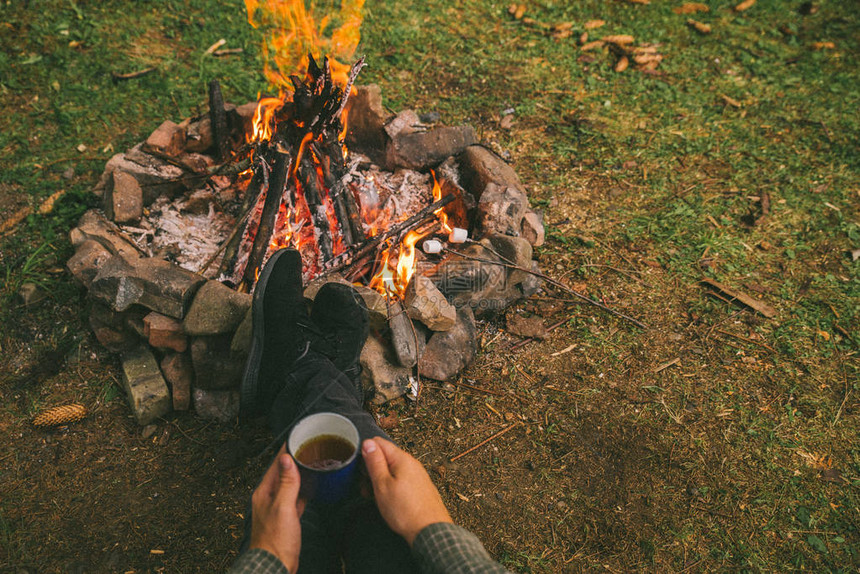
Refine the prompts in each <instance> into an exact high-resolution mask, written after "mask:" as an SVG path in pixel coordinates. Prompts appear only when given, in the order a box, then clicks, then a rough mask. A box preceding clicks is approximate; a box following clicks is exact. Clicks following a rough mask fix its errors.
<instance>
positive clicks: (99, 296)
mask: <svg viewBox="0 0 860 574" xmlns="http://www.w3.org/2000/svg"><path fill="white" fill-rule="evenodd" d="M255 106H256V104H254V103H251V104H247V105H245V106H241V107H240V108H235V107H233V106H228V107H227V111H228V117H230V118H233V119H232V120H231V125H232V126H233V128H234V130H235V133H236V134H244V133H245V131H247V130H249V129H250V122H251V117H252V116H253V111H254V109H255ZM426 122H427V119H426V118H425V117H423V116H422V117H420V116H418V115H417V114H415V113H414V112H412V111H411V110H407V111H405V112H401V113H400V114H398V115H396V116H394V117H389V116H387V115H386V114H385V113H384V111H383V108H382V105H381V96H380V94H379V89H378V88H377V87H376V86H364V87H361V88H358V89H357V92H356V94H355V96H354V97H353V98H352V99H351V100H350V111H349V126H350V128H349V133H348V139H347V142H348V144H349V146H350V148H351V149H354V150H356V151H359V152H362V153H364V154H365V155H367V156H368V157H370V158H372V159H373V161H376V162H378V163H379V164H380V165H383V166H385V167H386V168H388V169H390V170H395V169H398V168H408V169H416V170H427V169H431V168H433V169H435V170H436V173H437V176H438V177H439V178H440V179H443V180H446V181H447V184H449V185H456V186H458V187H459V186H462V187H461V188H460V192H461V193H462V195H463V197H464V199H465V205H466V207H467V208H468V211H469V213H468V219H469V221H470V222H471V225H470V235H471V237H472V240H471V241H469V242H467V243H466V244H457V245H453V246H452V247H454V248H457V249H456V251H457V252H459V253H460V254H461V255H458V254H440V255H424V254H422V253H419V257H418V260H419V263H418V269H417V271H416V273H415V275H414V276H413V278H412V281H411V283H410V285H409V286H408V289H407V291H406V293H405V296H404V299H403V301H400V302H391V301H386V299H385V298H384V297H383V296H382V295H380V294H379V293H377V292H376V291H373V290H370V289H367V288H361V287H360V288H358V291H359V293H360V294H361V296H362V297H363V299H364V301H365V303H366V304H367V307H368V309H369V311H370V322H371V328H372V336H371V337H369V339H368V341H367V344H366V345H365V347H364V349H363V351H362V355H361V364H362V366H363V367H364V368H363V379H364V383H365V384H366V385H367V386H368V387H372V388H373V389H374V390H375V396H374V400H375V401H376V402H385V401H388V400H391V399H394V398H396V397H399V396H401V395H403V394H404V393H406V392H408V391H409V390H410V388H411V387H412V385H413V383H414V381H415V378H414V374H416V373H418V374H419V375H420V376H421V377H427V378H432V379H436V380H440V381H445V380H448V379H451V378H453V377H455V376H457V374H458V373H459V372H460V371H462V370H463V369H464V368H466V367H467V366H468V365H469V364H470V363H471V362H472V361H473V360H474V358H475V355H476V353H477V350H478V343H477V327H476V317H477V318H479V319H480V318H485V317H490V316H492V315H494V314H495V313H498V312H499V311H501V310H503V309H504V308H506V307H508V306H509V305H511V304H512V303H513V302H515V301H517V300H518V299H521V298H523V297H528V296H529V295H531V294H533V293H534V292H535V291H536V290H537V289H538V288H539V286H540V283H539V281H538V280H536V279H535V277H534V276H532V275H530V274H529V273H526V272H524V271H523V269H532V270H535V271H536V270H537V262H536V261H534V260H533V247H536V246H540V245H541V244H542V243H543V241H544V228H543V224H542V221H541V219H542V217H541V214H540V213H539V212H536V211H533V210H532V209H531V208H530V207H529V203H528V197H527V194H526V190H525V187H524V186H523V184H522V182H521V181H520V179H519V177H518V176H517V174H516V173H515V172H514V170H513V169H512V168H511V167H510V166H509V165H508V164H507V163H505V162H504V161H503V160H502V159H501V158H500V157H499V156H498V155H496V154H495V153H493V152H492V151H490V150H489V149H487V148H485V147H483V146H480V145H476V143H475V142H476V136H475V131H474V130H473V129H472V128H471V127H469V126H459V127H453V128H452V127H446V126H433V125H431V124H428V123H426ZM238 139H241V138H238ZM211 153H213V143H212V130H211V127H210V125H209V118H208V116H201V117H199V118H193V119H191V120H186V121H185V122H183V123H181V124H175V123H173V122H169V121H168V122H164V123H163V124H162V125H161V126H159V128H158V129H157V130H156V131H155V132H153V134H152V135H151V136H150V137H149V138H147V140H146V142H144V143H142V144H140V145H138V146H135V147H134V148H132V149H131V150H129V151H127V152H125V153H122V154H117V155H116V156H114V157H113V158H111V160H110V161H109V162H108V164H107V166H106V169H105V173H104V175H103V176H102V181H101V183H100V186H99V188H98V189H99V190H100V191H101V193H102V199H103V210H102V211H99V210H91V211H89V212H87V213H86V214H85V215H84V216H83V217H82V218H81V221H80V222H79V223H78V226H77V227H76V228H75V229H74V230H72V232H71V240H72V243H73V245H74V246H75V248H76V252H75V254H74V255H73V256H72V258H71V259H70V260H69V261H68V264H67V265H68V268H69V270H70V271H71V273H72V274H73V275H74V277H75V278H76V279H77V280H78V281H79V282H80V283H81V284H82V285H83V286H84V287H85V288H86V289H87V290H88V296H89V300H90V325H91V326H92V328H93V331H94V333H95V335H96V337H97V338H98V340H99V342H100V343H101V344H102V345H104V346H105V347H107V348H108V349H109V350H111V351H115V352H118V353H120V354H121V357H122V370H123V385H124V387H125V389H126V392H127V394H128V401H129V404H130V405H131V408H132V411H133V413H134V415H135V417H136V419H137V421H138V422H139V423H140V424H141V425H146V424H149V423H150V422H152V421H153V420H155V419H156V418H158V417H163V416H165V415H166V414H168V413H169V412H170V411H171V410H177V411H184V410H188V409H189V408H191V406H192V405H193V407H194V410H195V411H196V412H197V414H198V415H200V416H202V417H205V418H214V419H218V420H221V421H230V420H232V419H234V418H235V416H236V414H237V412H238V391H237V389H238V387H239V385H240V382H241V381H240V379H241V376H242V370H243V365H244V362H245V359H246V357H247V354H248V350H249V346H250V340H251V313H250V307H251V296H250V295H248V294H243V293H237V292H235V291H233V290H232V289H230V288H229V287H227V286H225V285H224V284H222V283H220V282H218V281H214V280H208V279H206V278H204V277H203V276H202V275H199V274H197V273H193V272H191V271H188V270H186V269H183V268H181V267H179V266H178V265H175V264H173V263H171V262H168V261H164V260H162V259H159V258H152V257H147V256H145V255H144V254H143V253H142V252H141V251H140V250H139V249H138V247H137V246H136V245H135V244H134V243H133V242H132V241H131V240H130V239H129V238H128V237H127V236H126V235H125V234H124V233H123V232H122V230H121V229H120V228H119V227H118V226H117V224H135V223H137V222H138V221H139V220H140V218H141V216H142V213H143V210H144V209H145V208H146V207H147V206H148V205H150V204H151V203H153V202H154V201H155V200H156V199H158V198H159V197H160V196H167V197H170V198H172V197H175V196H177V195H178V194H180V193H185V192H188V191H190V189H191V188H192V187H193V186H194V183H195V182H194V180H193V179H191V180H189V179H188V178H187V176H188V175H189V173H188V172H189V171H192V172H193V171H198V172H200V173H203V172H205V168H206V167H208V166H211V165H214V163H215V162H214V159H212V157H211V156H210V155H207V154H211ZM178 166H183V167H178ZM327 281H341V282H345V280H344V279H343V278H341V277H338V276H336V275H330V276H327V277H325V278H324V279H322V280H319V281H315V282H312V283H311V284H310V285H308V287H307V289H306V291H305V297H306V299H307V300H308V301H313V299H314V297H315V295H316V293H317V291H318V290H319V288H320V286H321V285H322V284H324V283H325V282H327Z"/></svg>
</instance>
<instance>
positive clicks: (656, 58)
mask: <svg viewBox="0 0 860 574" xmlns="http://www.w3.org/2000/svg"><path fill="white" fill-rule="evenodd" d="M633 61H634V62H636V63H637V64H639V65H640V66H644V65H645V64H649V63H651V62H662V61H663V56H661V55H660V54H636V55H634V56H633Z"/></svg>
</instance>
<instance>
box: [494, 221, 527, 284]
mask: <svg viewBox="0 0 860 574" xmlns="http://www.w3.org/2000/svg"><path fill="white" fill-rule="evenodd" d="M481 244H482V245H484V246H486V247H490V248H491V249H492V250H493V251H495V252H496V253H497V254H499V255H500V256H501V260H502V261H503V262H505V263H512V264H514V265H518V266H519V267H522V268H524V269H531V265H532V255H533V254H534V250H533V249H532V245H531V243H529V242H528V241H526V240H525V239H523V238H522V237H511V236H509V235H500V234H497V233H494V234H492V235H488V236H487V237H485V238H484V239H482V240H481ZM507 274H508V276H507V287H508V288H511V287H513V286H515V285H519V284H520V283H522V282H523V281H525V279H526V277H527V276H528V273H526V272H525V271H520V270H518V269H510V268H508V269H507Z"/></svg>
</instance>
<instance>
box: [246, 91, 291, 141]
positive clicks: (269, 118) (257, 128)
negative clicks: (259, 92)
mask: <svg viewBox="0 0 860 574" xmlns="http://www.w3.org/2000/svg"><path fill="white" fill-rule="evenodd" d="M283 105H284V99H283V98H262V99H261V100H260V103H259V104H258V105H257V110H256V111H255V112H254V133H253V134H252V135H251V139H250V141H252V142H258V141H269V140H271V139H272V129H273V127H274V121H273V120H274V117H275V114H276V113H277V111H278V110H280V109H281V106H283Z"/></svg>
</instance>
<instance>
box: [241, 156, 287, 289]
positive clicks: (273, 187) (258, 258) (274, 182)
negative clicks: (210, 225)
mask: <svg viewBox="0 0 860 574" xmlns="http://www.w3.org/2000/svg"><path fill="white" fill-rule="evenodd" d="M273 153H274V156H275V159H274V162H273V165H272V175H271V177H269V185H268V187H267V189H266V190H265V193H266V199H265V203H264V204H263V213H262V214H261V215H260V225H259V226H258V227H257V235H255V236H254V245H253V247H251V254H250V255H249V256H248V264H247V265H246V266H245V274H244V278H243V280H242V283H243V284H244V285H245V286H246V287H250V286H251V285H253V284H254V282H255V281H256V280H257V271H258V270H259V269H260V267H261V266H262V265H263V259H264V258H265V257H266V251H268V249H269V242H270V240H271V237H272V231H274V229H275V219H276V217H277V215H278V210H279V209H280V207H281V201H282V200H283V197H284V190H285V189H286V185H287V174H288V172H289V166H290V156H289V155H288V154H285V153H283V152H280V151H277V150H275V151H274V152H273Z"/></svg>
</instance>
